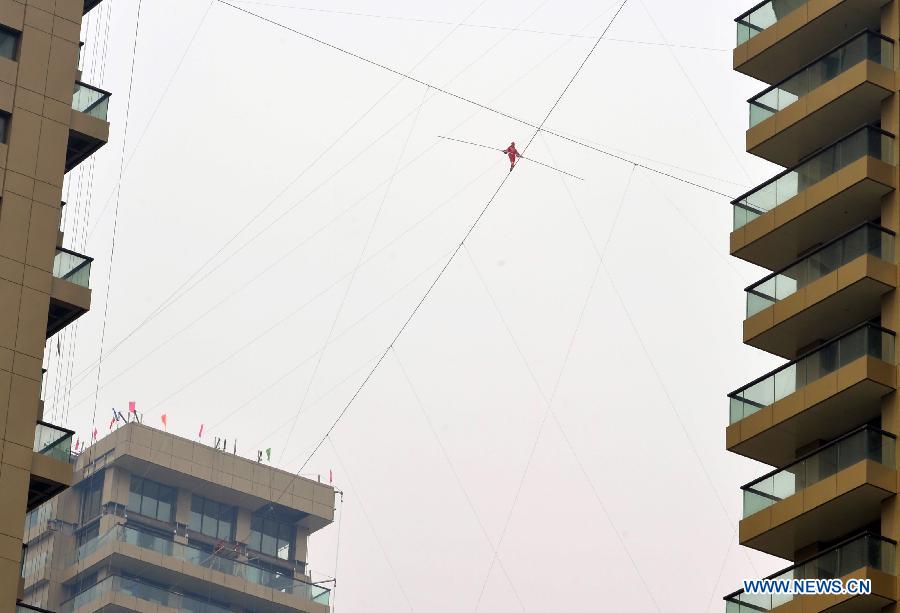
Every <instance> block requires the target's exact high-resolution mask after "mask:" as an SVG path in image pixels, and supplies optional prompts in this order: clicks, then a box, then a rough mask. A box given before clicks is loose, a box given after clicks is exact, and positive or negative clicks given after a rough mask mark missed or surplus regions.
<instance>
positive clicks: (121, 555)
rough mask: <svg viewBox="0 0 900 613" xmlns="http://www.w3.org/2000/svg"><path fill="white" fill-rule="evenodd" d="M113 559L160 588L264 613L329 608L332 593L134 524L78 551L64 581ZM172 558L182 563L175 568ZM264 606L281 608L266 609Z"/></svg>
mask: <svg viewBox="0 0 900 613" xmlns="http://www.w3.org/2000/svg"><path fill="white" fill-rule="evenodd" d="M113 556H114V557H115V560H116V565H117V567H119V568H121V569H122V570H123V571H126V572H128V573H130V574H134V575H140V576H141V577H143V578H145V579H147V580H151V581H155V582H158V583H160V584H166V583H171V582H175V581H177V582H178V585H180V586H182V587H184V588H185V589H187V590H191V591H194V592H196V593H201V594H209V595H210V596H212V597H214V598H216V599H218V600H220V601H223V602H229V603H234V604H235V605H238V606H242V607H246V608H251V609H253V610H256V611H260V612H262V613H264V612H265V611H268V610H271V611H273V612H274V611H276V610H277V611H280V610H282V607H283V606H290V607H296V608H298V609H299V610H302V611H308V612H309V613H317V612H320V611H321V612H323V613H324V612H326V611H327V610H328V608H327V607H328V602H329V598H330V594H331V591H330V590H329V589H328V588H325V587H322V586H319V585H316V584H313V583H310V582H307V581H303V580H300V579H296V578H294V577H293V576H290V575H286V574H282V573H277V572H273V571H269V570H265V569H261V568H258V567H256V566H253V565H250V564H247V563H244V562H241V561H238V560H235V559H233V558H232V557H226V556H222V555H216V554H214V553H212V552H209V551H206V550H203V549H200V548H198V547H192V546H190V545H186V544H183V543H177V542H174V541H172V540H169V539H166V538H163V537H161V536H158V535H156V534H152V533H149V532H145V531H143V530H140V529H136V528H133V527H131V526H116V527H115V528H113V529H112V530H110V531H109V532H107V533H106V534H103V535H102V536H100V537H98V538H96V539H94V540H92V541H88V542H87V543H84V544H83V545H81V546H80V547H79V548H78V549H76V550H75V551H74V552H73V555H72V558H71V559H70V560H68V561H67V571H66V572H67V575H66V578H65V582H67V583H68V582H70V581H72V580H74V579H75V577H76V575H77V574H79V573H84V572H88V571H89V570H90V569H91V568H93V567H95V566H97V567H99V566H103V565H106V564H108V562H109V559H110V557H113ZM173 560H177V561H179V562H184V564H173V563H172V562H173ZM76 562H77V564H76ZM210 571H212V573H210ZM266 602H272V603H276V605H278V606H276V605H273V607H272V608H270V609H267V608H265V603H266Z"/></svg>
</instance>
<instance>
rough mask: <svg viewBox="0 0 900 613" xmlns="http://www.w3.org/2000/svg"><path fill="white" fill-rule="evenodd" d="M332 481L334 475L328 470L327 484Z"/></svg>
mask: <svg viewBox="0 0 900 613" xmlns="http://www.w3.org/2000/svg"><path fill="white" fill-rule="evenodd" d="M333 480H334V473H332V472H331V469H330V468H329V469H328V483H331V482H332V481H333Z"/></svg>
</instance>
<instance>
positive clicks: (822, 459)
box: [741, 426, 897, 517]
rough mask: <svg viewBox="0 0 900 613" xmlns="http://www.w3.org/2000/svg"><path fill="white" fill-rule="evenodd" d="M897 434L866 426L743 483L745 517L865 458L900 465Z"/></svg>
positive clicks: (892, 465)
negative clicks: (897, 459)
mask: <svg viewBox="0 0 900 613" xmlns="http://www.w3.org/2000/svg"><path fill="white" fill-rule="evenodd" d="M896 446H897V437H896V436H895V435H893V434H891V433H890V432H885V431H884V430H879V429H878V428H874V427H872V426H863V427H862V428H858V429H856V430H854V431H853V432H848V433H847V434H845V435H843V436H841V437H839V438H836V439H835V440H833V441H831V442H830V443H828V444H826V445H823V446H822V447H819V448H818V449H815V450H814V451H811V452H809V453H807V454H806V455H804V456H802V457H800V458H797V459H796V460H794V461H793V462H791V463H790V464H788V465H787V466H785V467H783V468H779V469H777V470H773V471H772V472H770V473H768V474H766V475H763V476H762V477H760V478H759V479H756V480H754V481H751V482H750V483H748V484H747V485H744V486H742V487H741V490H743V492H744V517H749V516H750V515H753V514H754V513H757V512H758V511H762V510H763V509H765V508H768V507H770V506H772V505H773V504H775V503H777V502H781V501H782V500H784V499H785V498H788V497H789V496H793V495H794V494H796V493H797V492H800V491H802V490H804V489H806V488H808V487H809V486H811V485H813V484H815V483H818V482H819V481H822V480H823V479H826V478H828V477H830V476H832V475H836V474H837V473H839V472H840V471H842V470H844V469H845V468H849V467H851V466H853V465H854V464H856V463H857V462H861V461H863V460H872V461H873V462H878V463H879V464H884V465H885V466H888V467H890V468H894V467H895V466H896V463H895V453H896Z"/></svg>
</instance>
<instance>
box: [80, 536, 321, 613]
mask: <svg viewBox="0 0 900 613" xmlns="http://www.w3.org/2000/svg"><path fill="white" fill-rule="evenodd" d="M110 541H117V542H121V543H127V544H129V545H134V546H136V547H140V548H141V549H147V550H149V551H155V552H156V553H159V554H162V555H164V556H167V557H173V558H176V559H178V560H182V561H184V562H188V563H190V564H196V565H198V566H203V567H204V568H210V569H212V570H216V571H219V572H221V573H225V574H226V575H231V576H233V577H240V578H242V579H244V580H246V581H250V582H252V583H255V584H257V585H262V586H265V587H268V588H272V589H274V590H277V591H279V592H285V593H288V594H297V595H299V596H301V597H302V598H305V599H306V600H311V601H313V602H318V603H321V604H325V605H327V604H328V601H329V598H330V596H331V590H329V589H328V588H325V587H321V586H318V585H315V584H312V583H307V582H305V581H301V580H299V579H295V578H294V577H293V576H291V575H290V574H284V573H278V572H274V571H270V570H265V569H262V568H258V567H256V566H253V565H251V564H246V563H244V562H239V561H237V560H232V559H229V558H224V557H222V556H218V555H215V554H213V553H211V552H209V551H205V550H202V549H199V548H197V547H191V546H190V545H183V544H181V543H176V542H174V541H172V540H169V539H166V538H163V537H161V536H157V535H155V534H151V533H149V532H144V531H141V530H137V529H135V528H131V527H128V526H117V527H115V528H113V529H112V530H111V531H109V532H107V533H106V534H104V535H102V536H100V537H99V538H96V539H93V540H91V541H88V542H87V543H84V544H83V545H81V547H79V548H78V549H77V550H76V551H75V554H74V556H73V557H74V559H73V560H71V563H74V562H77V561H79V560H81V559H83V558H85V557H87V556H88V555H90V554H91V553H93V552H94V551H96V550H97V549H99V548H100V547H102V546H103V545H105V544H106V543H108V542H110Z"/></svg>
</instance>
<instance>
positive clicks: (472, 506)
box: [329, 347, 525, 610]
mask: <svg viewBox="0 0 900 613" xmlns="http://www.w3.org/2000/svg"><path fill="white" fill-rule="evenodd" d="M391 354H392V355H393V356H394V360H395V361H396V362H397V366H399V367H400V373H401V374H402V375H403V379H404V380H405V381H406V385H407V387H408V388H409V391H410V392H411V393H412V395H413V400H414V401H415V404H416V406H417V407H418V408H419V411H420V412H421V413H422V417H423V418H424V419H425V423H426V424H427V425H428V430H429V431H430V432H431V435H432V436H433V437H434V439H435V441H436V442H437V446H438V449H440V451H441V455H442V456H443V458H444V461H445V462H446V463H447V467H448V468H449V469H450V472H451V473H452V474H453V477H454V479H455V480H456V486H457V487H458V488H459V490H460V492H462V495H463V498H465V500H466V504H467V505H468V506H469V510H470V511H471V512H472V515H473V516H474V517H475V521H476V523H477V524H478V527H479V528H480V529H481V534H482V535H483V536H484V540H485V541H487V544H488V547H490V548H491V551H492V552H493V554H494V556H496V559H497V563H498V564H499V565H500V571H501V572H502V573H503V574H504V575H505V576H506V580H507V582H508V583H509V586H510V588H511V589H512V591H513V595H514V596H515V597H516V600H517V601H518V602H519V604H520V605H521V604H522V598H521V596H520V595H519V591H518V590H517V589H516V586H515V584H514V583H513V580H512V577H511V576H510V575H509V572H507V570H506V566H505V565H504V564H503V560H502V559H501V558H500V554H499V551H498V548H499V546H498V545H494V543H493V541H492V540H491V537H490V535H489V534H488V531H487V527H486V526H485V525H484V522H483V521H482V520H481V515H480V514H479V513H478V509H476V508H475V502H474V501H473V500H472V497H471V496H470V495H469V491H468V489H466V486H465V484H464V482H463V480H462V477H460V475H459V472H458V471H457V470H456V467H455V466H454V465H453V461H452V460H451V459H450V453H449V452H448V451H447V448H446V447H445V446H444V443H443V441H442V440H441V437H440V436H439V435H438V432H437V429H436V428H435V427H434V424H433V423H432V421H431V417H430V416H429V415H428V411H426V410H425V404H424V403H423V402H422V398H421V396H420V395H419V392H418V391H417V390H416V387H415V386H414V385H413V382H412V378H411V377H410V376H409V372H408V371H407V370H406V366H405V365H404V364H403V361H402V360H401V359H400V353H399V352H398V351H397V348H396V347H392V348H391ZM329 442H330V443H331V445H332V446H334V441H333V440H329ZM524 608H525V607H524V606H522V609H523V610H524Z"/></svg>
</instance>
